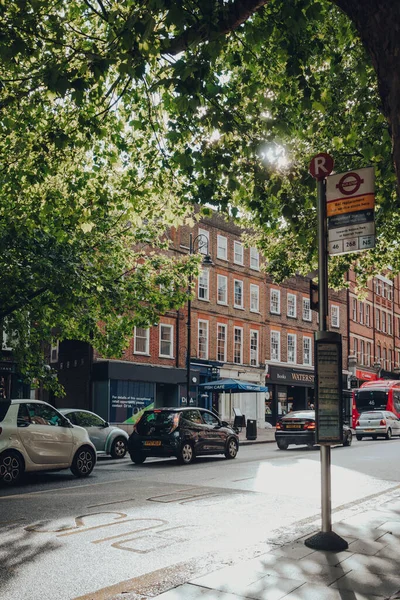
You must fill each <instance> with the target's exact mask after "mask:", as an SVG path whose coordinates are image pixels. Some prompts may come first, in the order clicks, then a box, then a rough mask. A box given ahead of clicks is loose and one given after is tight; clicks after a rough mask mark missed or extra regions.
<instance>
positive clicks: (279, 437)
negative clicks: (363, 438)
mask: <svg viewBox="0 0 400 600" xmlns="http://www.w3.org/2000/svg"><path fill="white" fill-rule="evenodd" d="M352 439H353V435H352V432H351V429H350V427H349V426H348V425H343V446H350V445H351V442H352ZM275 440H276V443H277V444H278V448H279V449H280V450H287V449H288V446H289V445H290V444H295V445H297V446H298V445H301V444H306V445H307V446H308V447H309V448H312V447H313V446H315V444H316V440H315V411H314V410H298V411H294V412H290V413H288V414H287V415H285V416H284V417H282V419H280V421H278V423H277V424H276V430H275Z"/></svg>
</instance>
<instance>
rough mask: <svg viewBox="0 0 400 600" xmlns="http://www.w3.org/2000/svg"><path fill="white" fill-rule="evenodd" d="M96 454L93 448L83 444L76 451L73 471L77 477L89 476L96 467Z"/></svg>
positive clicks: (72, 466)
mask: <svg viewBox="0 0 400 600" xmlns="http://www.w3.org/2000/svg"><path fill="white" fill-rule="evenodd" d="M95 463H96V455H95V453H94V450H93V449H92V448H89V446H83V447H82V448H79V450H77V452H76V453H75V456H74V460H73V461H72V465H71V471H72V473H73V475H75V477H88V476H89V475H90V473H91V472H92V471H93V469H94V465H95Z"/></svg>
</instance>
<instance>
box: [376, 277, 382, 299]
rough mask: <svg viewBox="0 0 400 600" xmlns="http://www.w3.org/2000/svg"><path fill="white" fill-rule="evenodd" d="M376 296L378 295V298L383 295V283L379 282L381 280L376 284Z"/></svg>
mask: <svg viewBox="0 0 400 600" xmlns="http://www.w3.org/2000/svg"><path fill="white" fill-rule="evenodd" d="M376 294H377V296H381V295H382V285H381V282H380V281H379V279H378V281H377V282H376Z"/></svg>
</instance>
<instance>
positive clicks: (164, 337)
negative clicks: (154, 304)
mask: <svg viewBox="0 0 400 600" xmlns="http://www.w3.org/2000/svg"><path fill="white" fill-rule="evenodd" d="M173 339H174V328H173V327H172V325H165V324H164V323H160V356H165V357H168V358H172V356H173V352H172V344H173Z"/></svg>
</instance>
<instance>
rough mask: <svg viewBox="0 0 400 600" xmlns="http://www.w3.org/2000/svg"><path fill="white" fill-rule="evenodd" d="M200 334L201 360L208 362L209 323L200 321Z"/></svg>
mask: <svg viewBox="0 0 400 600" xmlns="http://www.w3.org/2000/svg"><path fill="white" fill-rule="evenodd" d="M198 332H199V333H198V340H199V341H198V344H199V349H198V355H199V358H202V359H204V360H208V321H202V320H200V319H199V323H198Z"/></svg>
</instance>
